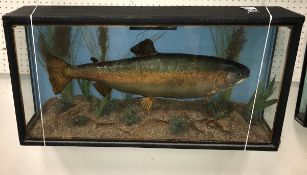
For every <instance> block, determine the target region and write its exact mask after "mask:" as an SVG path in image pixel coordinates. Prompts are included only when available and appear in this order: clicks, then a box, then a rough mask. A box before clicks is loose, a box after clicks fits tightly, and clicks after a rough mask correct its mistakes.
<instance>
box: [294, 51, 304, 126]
mask: <svg viewBox="0 0 307 175" xmlns="http://www.w3.org/2000/svg"><path fill="white" fill-rule="evenodd" d="M306 51H307V50H305V58H304V63H303V69H302V75H301V80H300V85H299V91H298V97H297V102H296V109H295V120H296V121H298V122H299V123H300V124H301V125H302V126H304V127H307V116H306V107H307V90H306V89H307V83H306V81H307V79H306V58H307V52H306Z"/></svg>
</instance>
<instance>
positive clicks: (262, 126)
mask: <svg viewBox="0 0 307 175" xmlns="http://www.w3.org/2000/svg"><path fill="white" fill-rule="evenodd" d="M256 9H257V10H255V11H248V10H246V9H244V8H243V9H242V8H239V7H190V6H189V7H137V6H130V7H128V6H127V7H104V6H100V7H93V6H85V7H73V6H63V7H60V6H57V7H48V6H37V7H34V6H27V7H22V8H21V9H18V10H16V11H14V12H12V13H8V14H6V15H4V17H3V22H4V23H3V24H4V25H3V26H4V29H5V30H4V31H5V33H6V36H5V39H6V40H7V43H6V44H7V45H6V48H7V51H8V56H9V59H8V60H9V63H10V73H11V80H12V81H11V82H12V87H13V91H14V102H15V106H16V115H17V122H18V131H19V134H20V135H19V139H20V141H21V143H22V144H40V145H44V144H46V145H82V146H83V145H84V146H129V147H130V146H137V147H168V148H169V147H177V148H217V149H245V148H246V149H261V150H264V149H265V150H276V149H277V147H278V145H279V141H280V134H281V127H282V123H283V118H284V114H285V108H286V102H287V97H288V92H289V89H290V83H291V76H292V71H293V68H294V63H295V55H296V53H297V46H298V44H299V42H298V40H299V38H300V37H299V34H300V33H301V32H300V31H301V27H302V24H303V21H304V19H303V16H301V15H298V14H296V13H293V12H291V11H289V10H286V9H283V8H280V7H256ZM80 12H82V13H80ZM269 12H271V13H269ZM29 14H32V15H30V16H31V18H30V17H29ZM270 14H271V18H270ZM270 19H271V20H270ZM294 21H295V22H294ZM270 23H271V24H270ZM63 28H64V29H69V32H62V33H61V31H63ZM53 31H58V32H57V33H58V34H59V36H61V37H54V35H52V33H53ZM277 36H278V37H277ZM279 36H282V37H279ZM65 38H66V39H65ZM67 38H68V40H67ZM61 39H62V40H63V42H61V41H62V40H61ZM64 40H65V42H64ZM42 41H44V42H42ZM67 42H69V43H71V44H69V45H67ZM50 43H56V44H50ZM63 49H64V50H68V51H69V55H68V56H67V54H66V56H65V55H64V56H63V55H62V54H61V53H58V51H61V50H63ZM277 52H278V53H277ZM67 60H69V61H67ZM66 89H69V90H71V92H74V93H72V94H70V95H69V98H66V99H69V100H65V98H63V97H64V95H65V94H67V93H66ZM65 97H66V96H65ZM67 97H68V96H67ZM67 101H68V102H67Z"/></svg>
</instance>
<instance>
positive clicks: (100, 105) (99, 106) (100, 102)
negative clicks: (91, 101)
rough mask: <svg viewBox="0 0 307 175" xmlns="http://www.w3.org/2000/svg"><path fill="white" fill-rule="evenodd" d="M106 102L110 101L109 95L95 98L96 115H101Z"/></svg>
mask: <svg viewBox="0 0 307 175" xmlns="http://www.w3.org/2000/svg"><path fill="white" fill-rule="evenodd" d="M108 103H110V97H104V98H102V99H97V100H96V102H95V108H96V109H95V113H96V116H97V117H101V115H102V114H103V112H104V110H105V108H106V106H107V104H108Z"/></svg>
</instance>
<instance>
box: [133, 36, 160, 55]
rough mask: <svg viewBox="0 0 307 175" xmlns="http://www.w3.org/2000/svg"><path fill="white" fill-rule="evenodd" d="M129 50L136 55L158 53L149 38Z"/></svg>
mask: <svg viewBox="0 0 307 175" xmlns="http://www.w3.org/2000/svg"><path fill="white" fill-rule="evenodd" d="M130 51H131V52H132V53H134V54H135V55H136V56H148V55H156V54H158V52H157V51H156V49H155V46H154V44H153V42H152V40H151V39H145V40H144V41H142V42H140V43H138V44H137V45H135V46H133V47H132V48H131V49H130Z"/></svg>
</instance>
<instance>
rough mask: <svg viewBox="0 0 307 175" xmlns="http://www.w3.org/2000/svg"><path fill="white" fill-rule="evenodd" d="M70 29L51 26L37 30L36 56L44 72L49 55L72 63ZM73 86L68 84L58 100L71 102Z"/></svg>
mask: <svg viewBox="0 0 307 175" xmlns="http://www.w3.org/2000/svg"><path fill="white" fill-rule="evenodd" d="M71 30H72V28H71V27H67V26H53V27H48V28H47V30H43V29H42V30H39V32H38V38H39V39H38V45H39V49H40V53H41V56H38V57H37V58H38V62H39V63H40V64H41V65H42V67H44V69H45V70H46V65H45V59H46V57H48V56H49V55H50V54H52V55H54V56H57V57H59V58H61V59H63V60H64V61H65V62H67V63H72V62H73V60H74V57H72V53H73V49H74V47H73V45H72V43H73V42H72V39H71V37H72V34H71ZM73 95H74V92H73V84H72V82H70V83H69V84H68V85H67V86H66V87H65V88H64V90H63V91H62V92H61V95H60V99H61V100H63V102H64V103H68V102H70V101H72V97H73Z"/></svg>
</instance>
